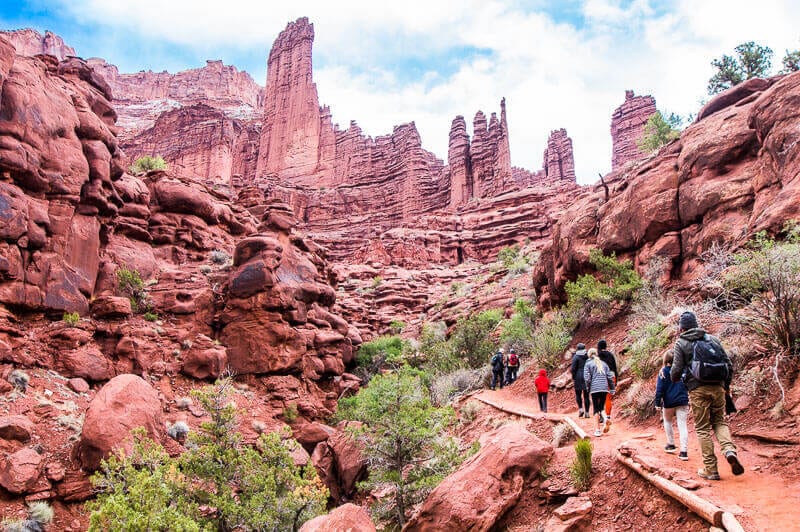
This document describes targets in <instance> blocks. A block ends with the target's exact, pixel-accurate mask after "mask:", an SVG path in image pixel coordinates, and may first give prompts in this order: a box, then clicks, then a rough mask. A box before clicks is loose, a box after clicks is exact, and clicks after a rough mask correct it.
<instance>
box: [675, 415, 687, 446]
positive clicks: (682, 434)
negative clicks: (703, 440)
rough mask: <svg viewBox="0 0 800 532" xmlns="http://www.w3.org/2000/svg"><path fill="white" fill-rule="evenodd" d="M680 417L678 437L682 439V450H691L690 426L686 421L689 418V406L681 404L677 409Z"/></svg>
mask: <svg viewBox="0 0 800 532" xmlns="http://www.w3.org/2000/svg"><path fill="white" fill-rule="evenodd" d="M675 415H676V417H677V418H678V437H679V438H680V441H681V452H682V453H686V452H689V428H688V426H687V425H686V421H687V420H688V418H689V406H688V405H687V406H679V407H677V408H676V409H675Z"/></svg>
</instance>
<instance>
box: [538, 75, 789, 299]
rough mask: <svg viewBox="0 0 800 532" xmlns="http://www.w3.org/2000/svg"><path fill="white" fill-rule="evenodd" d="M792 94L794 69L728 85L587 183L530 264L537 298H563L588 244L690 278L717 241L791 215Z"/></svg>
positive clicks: (733, 239) (736, 238)
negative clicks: (638, 156)
mask: <svg viewBox="0 0 800 532" xmlns="http://www.w3.org/2000/svg"><path fill="white" fill-rule="evenodd" d="M759 88H760V89H761V90H759ZM798 101H800V74H792V75H789V76H786V77H783V78H778V79H776V80H773V81H772V82H771V83H759V84H751V85H750V87H749V89H748V90H746V91H743V90H741V89H740V90H737V88H736V87H734V88H733V89H730V90H729V91H726V92H724V93H722V94H720V95H718V96H717V97H716V98H715V99H713V100H711V101H710V102H709V103H708V105H707V108H708V109H714V112H709V113H705V114H704V118H702V119H700V120H698V121H697V122H695V123H694V124H692V125H691V126H689V127H688V128H687V129H686V130H684V131H683V133H682V134H681V137H680V139H679V140H677V141H675V142H673V143H671V144H669V145H667V146H666V147H665V148H662V150H661V151H660V152H659V154H658V155H657V156H656V157H652V158H648V159H646V160H644V161H642V162H640V163H638V164H634V165H632V166H630V167H626V168H624V169H623V170H621V171H619V172H616V173H612V174H611V175H610V176H607V179H606V185H607V187H608V190H607V191H606V190H605V189H604V188H603V187H601V186H599V185H597V186H595V187H594V188H593V189H592V190H589V189H587V190H585V191H584V192H583V193H582V194H581V195H580V197H578V198H576V201H575V202H574V203H573V204H572V205H571V206H570V207H569V208H568V210H567V211H566V213H564V215H562V216H561V219H560V221H559V222H558V223H557V224H556V225H555V226H554V228H553V233H552V239H551V243H550V245H549V246H547V247H546V248H545V249H544V251H543V253H542V260H541V261H540V262H539V265H538V267H537V270H536V272H535V273H534V284H535V286H536V287H537V290H538V291H539V293H540V294H542V298H543V300H549V301H550V302H557V301H560V300H561V299H563V286H564V284H565V283H566V281H567V280H570V279H574V278H575V277H576V276H577V275H579V274H581V273H583V272H585V271H586V270H587V269H588V267H589V266H588V257H589V250H590V249H591V248H593V247H597V248H600V249H602V250H603V251H604V252H606V253H610V252H615V253H616V254H617V255H618V256H625V257H630V258H633V259H634V260H635V264H636V265H637V266H638V267H639V268H640V269H643V268H644V267H645V266H646V265H647V264H648V263H649V262H650V260H651V258H652V257H655V256H658V257H662V258H664V259H666V261H667V263H668V268H667V269H668V270H669V271H668V272H666V273H667V276H668V277H670V278H672V279H673V280H676V279H681V280H682V281H690V280H691V279H693V278H694V277H696V276H697V275H699V274H700V273H701V271H702V265H701V255H702V254H703V252H704V251H705V250H707V249H708V248H709V247H710V246H711V245H712V244H713V243H715V242H726V243H728V244H730V245H737V244H740V243H742V242H744V241H746V240H747V239H748V238H750V236H751V235H752V234H753V233H755V232H757V231H761V230H766V231H770V232H773V233H775V232H777V231H779V230H780V229H781V228H782V226H783V224H784V223H785V222H786V220H789V219H797V218H798V216H800V201H798V198H800V157H798V156H797V155H796V150H787V149H786V148H785V147H786V146H791V145H793V144H794V143H795V142H797V141H798V140H800V136H799V134H798V129H797V123H798V120H800V114H798V111H797V109H798V107H797V105H796V103H797V102H798ZM722 102H726V103H727V106H724V105H722Z"/></svg>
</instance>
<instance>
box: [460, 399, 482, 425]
mask: <svg viewBox="0 0 800 532" xmlns="http://www.w3.org/2000/svg"><path fill="white" fill-rule="evenodd" d="M481 410H483V403H480V402H478V401H474V400H470V401H467V402H466V403H465V404H464V406H462V407H461V410H460V412H461V419H463V420H464V422H465V423H472V422H473V421H475V418H477V417H478V413H479V412H480V411H481Z"/></svg>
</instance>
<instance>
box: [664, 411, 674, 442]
mask: <svg viewBox="0 0 800 532" xmlns="http://www.w3.org/2000/svg"><path fill="white" fill-rule="evenodd" d="M661 417H662V420H663V421H664V432H665V433H666V435H667V446H668V447H672V448H673V449H674V448H675V435H674V433H673V432H672V420H673V419H675V409H674V408H663V409H662V410H661ZM673 452H674V451H673Z"/></svg>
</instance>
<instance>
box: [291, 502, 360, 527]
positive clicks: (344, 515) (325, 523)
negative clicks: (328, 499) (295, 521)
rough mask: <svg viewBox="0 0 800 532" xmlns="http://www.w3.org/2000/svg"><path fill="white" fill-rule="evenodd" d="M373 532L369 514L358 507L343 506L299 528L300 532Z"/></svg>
mask: <svg viewBox="0 0 800 532" xmlns="http://www.w3.org/2000/svg"><path fill="white" fill-rule="evenodd" d="M328 531H336V532H375V525H374V524H373V523H372V519H370V517H369V514H368V513H367V512H366V511H365V510H364V509H363V508H362V507H360V506H356V505H355V504H352V503H347V504H343V505H342V506H339V507H338V508H336V509H334V510H333V511H332V512H331V513H329V514H327V515H320V516H318V517H315V518H314V519H312V520H310V521H306V523H305V524H304V525H303V526H301V527H300V532H328Z"/></svg>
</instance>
